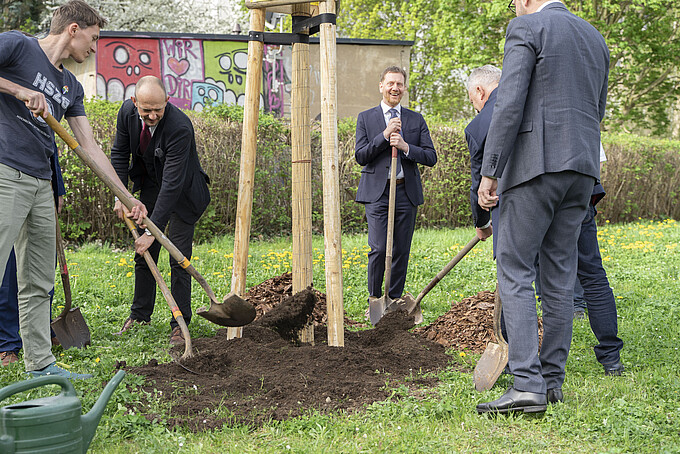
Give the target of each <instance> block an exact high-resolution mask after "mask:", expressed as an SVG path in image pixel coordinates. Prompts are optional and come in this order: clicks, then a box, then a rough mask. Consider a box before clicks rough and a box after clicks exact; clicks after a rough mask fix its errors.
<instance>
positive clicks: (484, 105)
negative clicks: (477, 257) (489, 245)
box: [465, 65, 501, 241]
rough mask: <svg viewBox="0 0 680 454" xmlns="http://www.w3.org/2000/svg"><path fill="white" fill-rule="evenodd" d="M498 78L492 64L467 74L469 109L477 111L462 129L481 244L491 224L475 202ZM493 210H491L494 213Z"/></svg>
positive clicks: (471, 201) (473, 213)
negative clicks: (467, 154) (470, 107)
mask: <svg viewBox="0 0 680 454" xmlns="http://www.w3.org/2000/svg"><path fill="white" fill-rule="evenodd" d="M500 79H501V70H500V69H499V68H496V67H495V66H493V65H484V66H481V67H479V68H475V69H473V70H472V72H471V73H470V77H469V78H468V80H467V83H466V88H467V91H468V97H469V98H470V102H471V103H472V107H474V108H475V110H476V111H477V112H478V114H477V116H476V117H475V118H473V119H472V121H471V122H470V123H469V124H468V125H467V126H466V127H465V140H466V141H467V144H468V150H469V151H470V170H471V171H470V182H471V184H470V208H471V209H472V218H473V219H474V222H475V230H476V231H477V237H479V239H480V240H482V241H484V240H486V239H487V238H489V237H490V236H491V234H492V233H493V228H492V224H496V222H495V221H496V217H497V216H496V215H495V214H494V215H493V218H494V219H493V220H494V222H491V218H492V215H491V213H489V210H485V209H484V208H482V207H480V206H479V203H477V198H478V197H477V190H478V189H479V182H480V180H481V169H482V158H483V157H484V145H485V144H486V136H487V134H488V132H489V125H490V124H491V114H492V113H493V108H494V105H495V104H496V92H497V90H496V88H497V87H498V82H499V81H500ZM496 211H497V210H494V213H496Z"/></svg>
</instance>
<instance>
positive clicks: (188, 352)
mask: <svg viewBox="0 0 680 454" xmlns="http://www.w3.org/2000/svg"><path fill="white" fill-rule="evenodd" d="M125 225H127V227H128V229H130V232H132V237H133V238H134V239H135V240H137V238H139V232H137V227H136V226H135V223H134V222H132V220H131V219H130V218H128V217H126V218H125ZM143 257H144V260H145V261H146V264H147V265H148V267H149V270H150V271H151V274H153V277H154V279H156V284H158V288H160V289H161V293H162V294H163V297H164V298H165V301H167V303H168V307H169V308H170V312H172V316H173V317H174V318H175V320H177V324H178V325H179V328H180V329H181V330H182V335H183V336H184V355H183V356H182V357H183V358H185V357H191V356H193V350H192V346H191V335H190V334H189V327H188V326H187V323H186V321H185V320H184V315H182V311H180V310H179V307H178V306H177V302H176V301H175V298H174V297H173V296H172V292H170V289H169V288H168V285H167V284H166V283H165V280H164V279H163V275H162V274H161V272H160V271H159V270H158V266H157V265H156V262H154V261H153V257H151V253H149V251H144V254H143Z"/></svg>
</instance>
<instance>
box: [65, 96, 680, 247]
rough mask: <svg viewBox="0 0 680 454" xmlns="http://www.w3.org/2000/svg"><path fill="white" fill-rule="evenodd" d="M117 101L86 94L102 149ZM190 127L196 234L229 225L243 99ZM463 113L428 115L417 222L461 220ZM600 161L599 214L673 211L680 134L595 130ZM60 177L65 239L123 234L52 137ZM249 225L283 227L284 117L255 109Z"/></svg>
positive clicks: (318, 177) (315, 151) (360, 226)
mask: <svg viewBox="0 0 680 454" xmlns="http://www.w3.org/2000/svg"><path fill="white" fill-rule="evenodd" d="M119 108H120V103H111V102H108V101H102V100H92V101H89V102H87V103H86V110H87V113H88V118H89V119H90V122H91V124H92V127H93V130H94V134H95V138H96V140H97V141H98V142H99V144H100V145H101V147H102V149H103V150H104V151H105V152H106V153H108V152H109V151H110V149H111V144H112V142H113V139H114V136H115V125H116V114H117V112H118V109H119ZM187 114H188V115H189V117H190V118H191V120H192V122H193V124H194V129H195V130H196V141H197V147H198V153H199V157H200V159H201V163H202V165H203V168H204V169H205V171H206V172H207V173H208V175H209V176H210V179H211V185H210V193H211V196H212V202H211V204H210V206H209V207H208V209H207V211H206V212H205V214H204V215H203V217H202V218H201V220H200V221H199V223H198V225H197V229H196V239H197V240H199V241H202V240H206V239H208V238H211V237H213V236H215V235H223V234H225V233H231V232H233V231H234V225H235V220H236V206H237V200H238V189H239V188H238V186H239V172H240V160H241V134H242V121H243V108H242V107H240V106H225V105H219V106H215V107H211V108H209V109H206V111H204V112H193V111H189V112H187ZM465 125H466V122H456V123H446V122H442V121H441V120H437V119H432V120H431V121H430V131H431V134H432V139H433V141H434V144H435V148H436V150H437V155H438V162H437V164H436V165H435V166H434V167H432V168H428V167H421V173H422V181H423V190H424V195H425V204H424V205H422V206H421V207H419V209H418V221H417V222H418V225H417V226H418V227H419V228H421V227H434V228H443V227H448V228H454V227H460V226H469V225H471V222H472V216H471V214H470V206H469V205H470V202H469V200H470V195H469V194H470V159H469V154H468V149H467V144H466V142H465V136H464V133H463V129H464V128H465ZM355 129H356V120H355V119H352V118H350V119H343V120H341V121H340V122H339V123H338V147H339V150H338V152H339V172H340V199H341V200H340V210H341V213H340V215H341V222H342V228H343V230H344V231H347V232H363V231H365V230H366V221H365V217H364V208H363V206H362V205H360V204H358V203H356V202H354V197H355V195H356V189H357V186H358V184H359V179H360V176H361V167H360V166H359V165H358V164H357V163H356V160H355V159H354V133H355ZM603 142H604V146H605V150H606V152H607V157H608V163H607V164H606V165H605V166H604V170H603V174H602V177H603V178H602V182H603V184H604V186H605V189H606V191H607V197H606V198H605V199H604V200H603V201H602V202H601V203H600V205H598V209H599V210H600V219H609V220H611V221H612V222H619V221H632V220H636V219H638V218H645V219H664V218H678V217H679V216H680V200H678V199H679V196H678V191H677V188H678V187H680V170H678V169H680V153H678V151H679V150H680V142H677V141H669V140H658V139H651V138H648V137H640V136H634V135H630V134H609V135H604V136H603ZM58 143H59V145H60V148H61V152H60V153H61V158H60V159H61V165H62V170H63V173H64V180H65V183H66V188H67V194H66V208H65V212H64V214H63V215H62V216H61V222H62V230H63V232H64V235H65V236H66V237H67V238H68V239H69V240H72V241H77V242H82V241H92V240H101V241H104V242H111V243H127V242H129V241H130V239H129V235H128V233H127V230H126V229H125V227H124V225H123V224H122V223H121V222H119V221H118V220H117V218H116V217H115V216H114V214H113V196H112V194H111V193H110V191H109V190H107V189H106V188H105V187H104V185H103V183H101V182H100V181H99V180H98V179H97V178H96V177H95V176H94V174H93V173H92V172H91V171H90V170H89V169H87V168H86V167H85V165H84V164H83V163H82V162H81V161H80V160H79V159H78V158H77V157H76V156H75V154H74V153H72V152H71V151H70V150H66V146H65V145H64V144H63V143H62V142H61V141H60V140H58ZM311 147H312V194H311V197H312V222H313V227H314V230H315V231H316V232H322V231H323V178H322V152H321V130H320V125H319V123H313V124H312V134H311ZM253 186H254V196H253V211H252V221H251V232H252V234H253V235H254V236H258V235H263V236H276V235H281V234H288V233H289V232H290V231H291V142H290V125H289V123H288V122H287V120H285V119H279V118H276V117H274V116H272V115H270V114H266V113H262V112H261V113H260V117H259V121H258V137H257V160H256V170H255V178H254V184H253Z"/></svg>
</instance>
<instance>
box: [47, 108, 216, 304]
mask: <svg viewBox="0 0 680 454" xmlns="http://www.w3.org/2000/svg"><path fill="white" fill-rule="evenodd" d="M45 121H46V122H47V124H48V125H49V126H50V128H52V129H53V130H54V132H56V133H57V135H58V136H59V137H61V139H62V140H63V141H64V142H66V144H67V145H68V146H69V147H70V148H71V150H73V151H74V152H75V153H76V154H77V155H78V157H79V158H80V159H82V160H83V162H84V163H85V164H86V165H87V166H88V167H89V168H90V169H92V171H93V172H94V173H95V175H97V177H99V179H100V180H102V182H104V184H105V185H106V186H107V187H108V188H109V189H110V190H111V191H112V192H113V193H114V195H115V196H116V197H118V199H119V200H120V201H121V203H122V204H123V205H125V208H127V209H128V210H132V208H133V207H134V204H133V203H132V201H131V200H130V199H129V198H128V196H127V195H126V194H125V193H124V192H123V190H122V189H121V188H119V187H118V185H117V184H116V183H115V182H114V181H113V180H112V179H111V178H110V177H109V176H108V175H107V174H106V173H104V171H103V170H102V169H101V168H100V167H99V165H98V164H97V163H96V162H95V161H94V160H93V159H92V158H90V156H89V155H88V154H87V153H85V150H83V147H81V146H80V145H79V144H78V141H77V140H76V139H74V138H73V136H71V135H70V134H69V133H68V132H66V129H64V127H63V126H62V125H61V124H60V123H59V122H58V121H57V120H56V119H55V118H54V117H53V116H52V115H50V114H47V118H45ZM141 223H142V224H144V225H146V228H147V229H149V232H151V234H152V235H153V236H154V238H156V240H157V241H158V242H159V243H160V244H161V246H163V247H164V248H165V249H167V251H168V252H169V253H170V255H171V256H172V258H173V259H175V260H177V263H179V265H180V266H181V267H182V268H184V269H185V270H186V271H187V272H188V273H189V274H190V275H191V276H193V277H194V279H196V281H198V283H199V284H200V286H201V287H202V288H203V290H205V292H206V293H207V294H208V297H210V299H211V300H213V301H214V302H216V303H219V301H217V297H216V296H215V292H213V291H212V289H211V288H210V286H209V285H208V282H207V281H206V280H205V279H204V278H203V276H201V274H200V273H199V272H198V271H196V269H195V268H194V267H193V266H192V265H191V263H190V262H189V260H188V259H187V258H186V257H185V256H184V254H182V252H181V251H180V250H179V249H177V247H176V246H175V245H174V244H172V242H171V241H170V240H169V239H168V237H166V236H165V234H164V233H163V232H162V231H161V229H159V228H158V227H157V226H156V224H154V223H153V222H152V221H151V219H149V218H148V217H146V216H145V217H144V219H143V220H142V222H141Z"/></svg>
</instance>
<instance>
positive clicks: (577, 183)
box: [477, 0, 609, 413]
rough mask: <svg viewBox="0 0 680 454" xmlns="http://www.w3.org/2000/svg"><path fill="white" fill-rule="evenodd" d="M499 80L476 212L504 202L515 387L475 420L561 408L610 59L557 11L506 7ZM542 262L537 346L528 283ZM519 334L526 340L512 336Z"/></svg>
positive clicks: (549, 3)
mask: <svg viewBox="0 0 680 454" xmlns="http://www.w3.org/2000/svg"><path fill="white" fill-rule="evenodd" d="M509 6H510V7H511V9H512V7H513V6H514V7H515V8H516V14H517V18H516V19H513V20H512V21H511V22H510V25H508V29H507V32H506V41H505V55H504V58H503V75H502V77H501V81H500V85H499V88H498V98H497V101H496V106H495V109H494V112H493V116H492V120H491V126H490V129H489V135H488V137H487V142H486V147H485V153H484V160H483V163H482V181H481V183H480V186H479V192H478V195H479V204H480V205H481V206H482V207H484V208H487V209H489V208H491V207H493V206H495V205H496V203H497V200H498V193H502V194H503V203H502V204H500V210H501V212H500V216H501V219H503V228H502V229H501V230H500V232H498V240H497V241H498V250H497V261H496V262H497V265H496V266H497V274H498V283H499V292H500V297H501V300H502V301H503V312H504V315H505V320H506V326H507V329H508V333H509V349H510V352H509V353H510V355H509V360H508V364H509V367H510V372H511V373H512V374H513V375H514V377H515V378H514V384H513V386H512V387H510V388H509V389H508V390H507V391H506V392H505V394H503V396H501V397H500V398H499V399H497V400H495V401H492V402H485V403H480V404H479V405H477V411H478V412H479V413H507V412H511V411H522V412H525V413H535V412H543V411H545V410H546V408H547V403H548V402H550V403H555V402H560V401H562V399H563V396H562V383H563V382H564V375H565V373H564V367H565V364H566V361H567V356H568V355H569V346H570V343H571V334H572V317H573V283H574V279H575V277H576V268H577V239H578V235H579V228H580V224H581V221H582V220H583V219H584V217H585V214H586V209H587V207H588V201H589V199H590V195H591V192H592V189H593V184H594V183H595V181H596V179H597V178H599V151H600V122H601V121H602V118H603V117H604V109H605V104H606V99H607V79H608V73H609V51H608V49H607V45H606V44H605V41H604V38H603V37H602V35H601V34H600V33H599V32H598V31H597V30H596V29H595V28H594V27H593V26H591V25H590V24H588V23H587V22H586V21H584V20H583V19H580V18H579V17H577V16H575V15H574V14H572V13H571V12H569V10H568V9H567V8H566V6H564V4H562V3H561V2H560V1H558V0H513V1H512V2H511V3H510V5H509ZM537 255H539V260H540V263H541V286H542V288H543V296H542V300H543V330H544V331H543V343H542V345H541V355H540V359H539V356H538V325H537V316H536V300H535V298H534V290H533V287H532V285H531V282H532V280H533V278H534V273H535V271H534V260H535V258H536V256H537ZM515 333H522V334H523V335H513V334H515Z"/></svg>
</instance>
